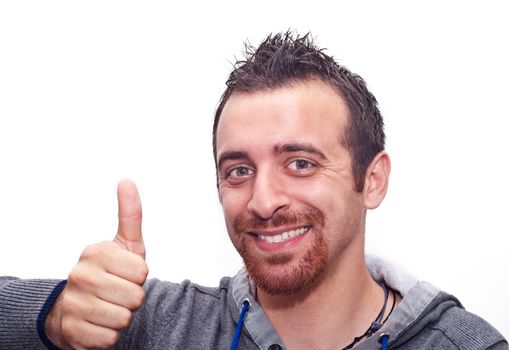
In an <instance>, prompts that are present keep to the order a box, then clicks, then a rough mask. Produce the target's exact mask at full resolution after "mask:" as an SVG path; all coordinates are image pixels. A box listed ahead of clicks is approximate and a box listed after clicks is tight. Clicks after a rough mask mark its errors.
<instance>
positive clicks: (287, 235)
mask: <svg viewBox="0 0 509 350" xmlns="http://www.w3.org/2000/svg"><path fill="white" fill-rule="evenodd" d="M308 230H309V227H301V228H298V229H296V230H290V231H285V232H283V233H280V234H279V235H273V236H263V235H258V237H259V238H260V239H263V240H264V241H266V242H268V243H280V242H284V241H287V240H289V239H292V238H294V237H297V236H300V235H301V234H303V233H304V232H307V231H308Z"/></svg>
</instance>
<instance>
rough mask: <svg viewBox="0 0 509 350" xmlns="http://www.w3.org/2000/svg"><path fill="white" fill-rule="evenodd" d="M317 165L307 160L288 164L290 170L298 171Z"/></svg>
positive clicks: (298, 160) (297, 160)
mask: <svg viewBox="0 0 509 350" xmlns="http://www.w3.org/2000/svg"><path fill="white" fill-rule="evenodd" d="M314 166H315V165H314V164H313V163H311V162H310V161H308V160H305V159H296V160H294V161H292V162H291V163H290V164H288V168H289V169H291V170H296V171H303V170H307V169H310V168H312V167H314Z"/></svg>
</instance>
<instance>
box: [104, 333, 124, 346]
mask: <svg viewBox="0 0 509 350" xmlns="http://www.w3.org/2000/svg"><path fill="white" fill-rule="evenodd" d="M119 339H120V332H117V331H114V330H112V329H109V330H108V331H107V332H105V334H104V335H103V339H102V343H103V345H104V346H105V347H106V348H111V347H113V346H114V345H115V344H116V343H117V342H118V340H119Z"/></svg>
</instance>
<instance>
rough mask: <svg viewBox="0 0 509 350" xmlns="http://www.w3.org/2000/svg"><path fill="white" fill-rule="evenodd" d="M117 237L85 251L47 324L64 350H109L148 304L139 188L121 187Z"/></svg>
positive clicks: (128, 183)
mask: <svg viewBox="0 0 509 350" xmlns="http://www.w3.org/2000/svg"><path fill="white" fill-rule="evenodd" d="M118 208H119V212H118V222H119V224H118V231H117V234H116V235H115V238H114V239H113V241H112V242H102V243H97V244H92V245H90V246H88V247H87V248H85V250H84V251H83V253H82V254H81V256H80V259H79V261H78V263H77V264H76V266H75V267H74V268H73V269H72V271H71V272H70V274H69V277H68V282H67V285H66V287H65V288H64V290H63V291H62V293H61V294H60V296H59V297H58V298H57V300H56V302H55V304H54V306H53V307H52V308H51V311H50V313H49V314H48V317H47V318H46V321H45V329H46V334H47V335H48V337H49V339H50V340H51V341H52V342H53V344H55V345H57V346H58V347H59V348H60V349H76V350H81V349H108V348H111V347H112V346H113V345H114V344H115V343H116V342H117V341H118V339H119V338H120V334H121V331H122V330H123V329H124V328H126V327H127V326H128V325H129V323H130V322H131V318H132V313H133V312H134V311H136V310H137V309H138V308H140V307H141V305H142V304H143V299H144V290H143V287H142V286H143V283H145V280H146V278H147V275H148V267H147V264H146V263H145V245H144V243H143V236H142V233H141V218H142V211H141V201H140V197H139V195H138V190H137V189H136V186H135V184H134V183H133V182H132V181H130V180H123V181H121V182H120V183H119V185H118Z"/></svg>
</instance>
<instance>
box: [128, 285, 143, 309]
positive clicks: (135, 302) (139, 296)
mask: <svg viewBox="0 0 509 350" xmlns="http://www.w3.org/2000/svg"><path fill="white" fill-rule="evenodd" d="M144 300H145V290H144V289H143V288H142V287H139V286H137V288H135V289H134V291H133V293H132V297H131V309H138V308H139V307H140V306H141V305H142V304H143V301H144Z"/></svg>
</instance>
